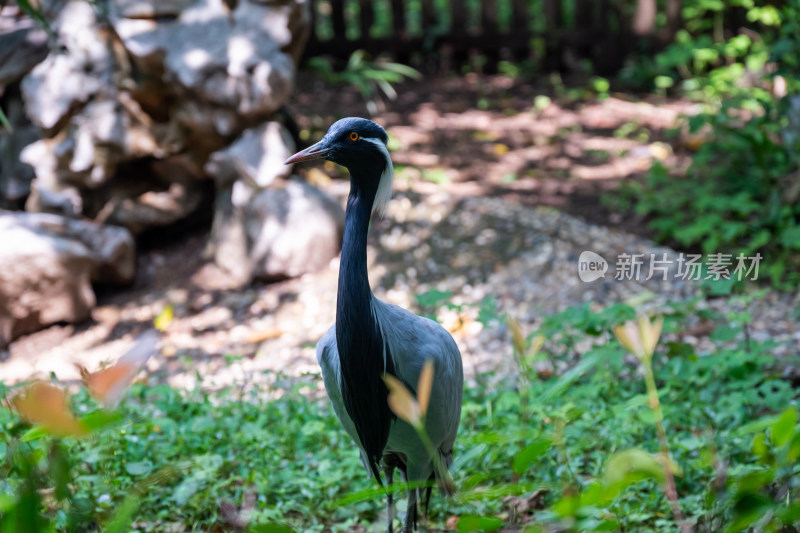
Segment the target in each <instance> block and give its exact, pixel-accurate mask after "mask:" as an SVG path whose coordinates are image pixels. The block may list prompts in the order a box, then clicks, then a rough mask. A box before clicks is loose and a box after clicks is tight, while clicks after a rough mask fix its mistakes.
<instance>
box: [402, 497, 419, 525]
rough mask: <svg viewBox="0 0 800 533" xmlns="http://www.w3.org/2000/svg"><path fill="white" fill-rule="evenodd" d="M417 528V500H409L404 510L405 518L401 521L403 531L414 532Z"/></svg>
mask: <svg viewBox="0 0 800 533" xmlns="http://www.w3.org/2000/svg"><path fill="white" fill-rule="evenodd" d="M416 529H417V502H409V507H408V511H406V520H405V522H404V523H403V533H414V531H416Z"/></svg>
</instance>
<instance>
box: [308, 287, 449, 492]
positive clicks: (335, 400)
mask: <svg viewBox="0 0 800 533" xmlns="http://www.w3.org/2000/svg"><path fill="white" fill-rule="evenodd" d="M372 310H373V313H374V314H375V316H376V318H377V320H378V323H379V324H380V327H381V331H382V333H383V335H384V340H385V342H386V344H387V345H388V347H389V350H388V352H389V354H391V355H390V356H391V357H392V359H393V362H394V368H395V374H396V377H397V378H398V379H399V380H400V381H403V382H404V383H406V385H407V386H408V387H409V388H410V389H411V390H412V391H413V389H414V388H415V387H416V384H417V382H418V380H419V374H420V372H421V371H422V365H423V364H424V363H425V361H426V360H428V359H431V360H433V368H434V372H433V376H434V378H433V387H432V390H431V398H430V402H429V408H428V413H427V415H426V418H425V430H426V432H427V434H428V437H429V438H430V439H431V442H432V443H433V445H434V447H435V448H436V449H437V450H438V452H439V456H440V457H441V459H442V461H443V463H444V464H445V465H447V466H449V465H450V463H452V460H453V443H454V442H455V440H456V433H457V432H458V423H459V420H460V418H461V396H462V387H463V381H464V377H463V370H462V366H461V354H460V353H459V351H458V347H457V346H456V343H455V341H453V338H452V337H451V336H450V334H449V333H448V332H447V331H446V330H445V329H444V328H443V327H442V326H440V325H439V324H437V323H436V322H434V321H432V320H430V319H427V318H424V317H420V316H417V315H415V314H413V313H411V312H409V311H406V310H405V309H403V308H402V307H398V306H396V305H392V304H387V303H385V302H382V301H380V300H378V299H377V298H373V299H372ZM317 361H318V362H319V365H320V368H322V377H323V380H324V381H325V390H326V391H327V393H328V397H329V398H330V401H331V405H332V406H333V410H334V412H335V413H336V416H337V418H338V419H339V421H340V422H341V423H342V426H344V428H345V430H346V431H347V433H348V434H349V435H350V437H352V439H353V441H354V442H355V443H356V444H359V439H358V434H357V433H356V429H355V425H354V424H353V421H352V420H351V419H350V417H349V416H348V414H347V410H346V409H345V406H344V401H343V399H342V392H341V384H340V377H341V372H340V369H339V352H338V349H337V347H336V328H335V327H334V326H331V328H330V329H329V330H328V331H327V333H325V335H324V336H323V337H322V339H320V341H319V343H318V344H317ZM393 453H394V454H399V455H400V456H401V457H403V458H405V464H406V472H407V476H408V479H409V480H410V481H425V480H427V479H428V478H429V477H430V475H431V474H432V473H433V463H432V459H431V458H430V457H429V456H428V453H427V451H426V450H425V447H424V446H423V444H422V442H421V441H420V440H419V437H418V436H417V433H416V431H415V430H414V428H412V427H411V426H410V425H408V424H407V423H405V422H403V421H402V420H400V419H399V418H396V419H394V421H393V422H392V425H391V429H390V431H389V440H388V441H387V443H386V447H385V448H384V455H387V454H393ZM362 455H363V451H362ZM365 467H366V464H365ZM367 473H368V474H369V473H370V471H369V468H368V467H367Z"/></svg>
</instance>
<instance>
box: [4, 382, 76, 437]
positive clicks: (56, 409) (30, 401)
mask: <svg viewBox="0 0 800 533" xmlns="http://www.w3.org/2000/svg"><path fill="white" fill-rule="evenodd" d="M11 405H12V406H13V407H14V409H16V410H17V412H19V414H20V416H22V418H24V419H25V420H27V421H28V422H31V423H34V424H39V425H41V426H42V427H44V428H45V429H46V430H47V431H48V432H50V433H51V434H53V435H56V436H59V437H66V436H78V435H84V434H86V428H85V427H83V425H82V424H81V423H80V422H79V421H78V420H77V419H76V418H75V415H74V414H73V413H72V411H71V410H70V408H69V406H68V405H67V394H66V392H64V391H63V390H62V389H60V388H58V387H56V386H54V385H51V384H49V383H44V382H41V381H38V382H36V383H33V384H31V385H30V386H28V387H27V388H26V389H25V390H24V391H23V392H22V393H20V394H19V395H17V396H15V397H14V398H13V399H12V400H11Z"/></svg>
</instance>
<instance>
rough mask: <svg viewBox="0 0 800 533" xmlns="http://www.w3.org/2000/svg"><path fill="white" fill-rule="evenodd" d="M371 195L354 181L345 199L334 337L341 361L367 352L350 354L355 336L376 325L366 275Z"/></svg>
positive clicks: (361, 355) (368, 330)
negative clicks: (337, 344)
mask: <svg viewBox="0 0 800 533" xmlns="http://www.w3.org/2000/svg"><path fill="white" fill-rule="evenodd" d="M373 200H374V195H372V196H370V195H369V194H368V192H367V191H364V190H362V189H361V188H359V187H358V186H357V185H355V184H353V185H352V186H351V189H350V195H349V196H348V198H347V210H346V212H345V219H344V237H343V240H342V259H341V263H340V265H339V291H338V295H337V301H336V338H337V341H338V343H339V346H338V348H339V354H340V358H341V359H342V364H345V362H347V363H356V361H355V360H353V358H358V357H364V356H366V354H362V353H351V352H352V348H353V347H354V346H352V345H353V342H354V341H355V340H356V338H358V337H363V336H364V335H365V334H370V333H372V332H373V331H374V330H376V329H377V328H376V327H375V326H376V325H375V319H374V316H373V314H372V309H371V305H372V290H371V289H370V286H369V276H368V274H367V232H368V230H369V219H370V214H371V211H372V202H373Z"/></svg>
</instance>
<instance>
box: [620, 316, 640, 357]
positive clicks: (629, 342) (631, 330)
mask: <svg viewBox="0 0 800 533" xmlns="http://www.w3.org/2000/svg"><path fill="white" fill-rule="evenodd" d="M614 336H615V337H616V338H617V340H618V341H619V343H620V344H621V345H622V346H624V347H625V348H626V349H627V350H628V351H629V352H631V353H632V354H633V355H635V356H636V357H638V358H640V359H641V358H642V355H643V354H644V350H643V348H642V342H641V339H640V338H639V329H638V328H637V327H636V324H635V323H634V322H625V323H624V324H620V325H618V326H614Z"/></svg>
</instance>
